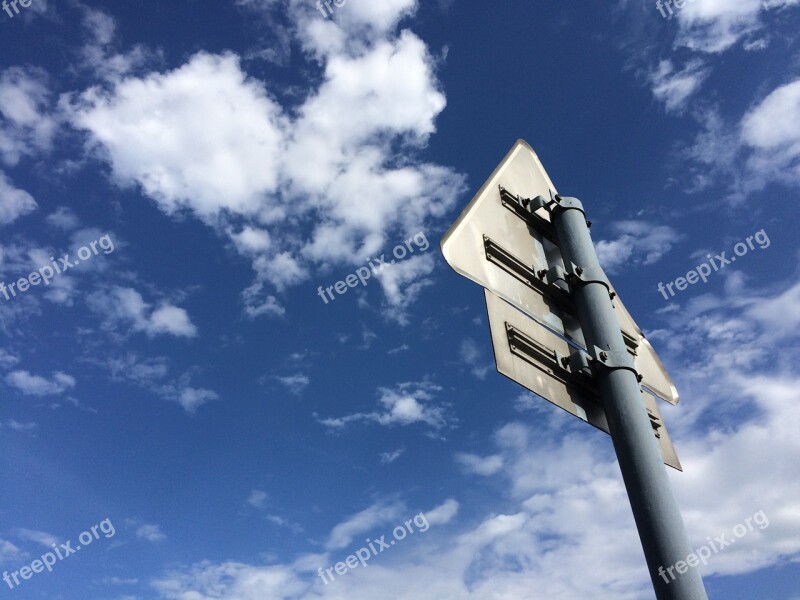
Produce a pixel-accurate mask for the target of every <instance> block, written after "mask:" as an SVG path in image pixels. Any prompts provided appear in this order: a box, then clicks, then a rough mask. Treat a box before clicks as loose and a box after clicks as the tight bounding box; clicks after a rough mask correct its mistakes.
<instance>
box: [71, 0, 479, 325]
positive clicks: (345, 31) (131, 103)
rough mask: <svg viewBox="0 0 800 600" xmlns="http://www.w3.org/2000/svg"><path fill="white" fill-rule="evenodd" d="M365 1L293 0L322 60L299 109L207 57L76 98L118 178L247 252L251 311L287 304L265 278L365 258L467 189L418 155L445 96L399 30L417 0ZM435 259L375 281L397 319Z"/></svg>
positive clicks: (287, 279)
mask: <svg viewBox="0 0 800 600" xmlns="http://www.w3.org/2000/svg"><path fill="white" fill-rule="evenodd" d="M373 4H374V3H361V4H360V5H359V6H355V5H353V6H348V8H347V10H343V11H339V13H340V14H339V15H337V17H336V19H335V20H325V19H323V18H321V17H320V15H319V14H317V13H316V11H314V10H313V6H307V5H306V4H305V3H300V2H294V3H293V4H292V7H291V10H290V13H291V15H292V18H293V19H294V21H295V26H296V29H297V30H296V35H298V37H299V39H300V40H301V41H302V43H303V44H304V45H305V47H306V49H307V50H309V51H311V52H312V53H313V54H314V56H315V59H316V60H318V61H319V62H320V63H321V66H322V68H323V77H322V81H321V83H320V84H319V86H318V88H317V89H316V90H312V91H311V92H310V93H309V95H308V97H307V98H305V99H304V100H301V101H300V103H299V105H298V106H296V107H288V106H287V107H282V106H280V105H278V104H277V103H276V101H275V100H273V98H272V96H271V95H270V92H269V89H268V87H267V86H266V85H264V84H262V83H261V82H260V81H257V80H255V79H253V78H250V77H248V76H247V75H246V74H245V73H244V72H243V70H242V68H241V65H240V63H239V61H238V59H237V58H236V57H235V56H233V55H230V54H225V55H210V54H205V53H199V54H196V55H195V56H193V57H191V58H190V59H189V61H188V62H187V63H186V64H185V65H183V66H182V67H180V68H178V69H175V70H173V71H170V72H167V73H150V74H148V75H146V76H143V77H131V76H129V77H127V78H123V79H120V80H119V81H118V82H117V83H116V85H115V86H114V87H113V89H111V90H110V91H103V90H101V89H100V88H94V89H91V90H89V91H87V92H85V93H83V94H81V95H80V96H78V97H76V98H73V102H72V104H71V105H70V106H69V110H70V111H71V117H72V122H73V123H74V124H75V125H76V126H77V127H79V128H82V129H84V130H85V131H87V133H88V134H89V139H90V143H91V144H92V145H93V147H94V148H96V150H97V156H99V157H102V158H104V159H105V160H107V161H108V162H109V163H110V165H111V167H112V173H113V175H114V178H115V179H116V180H117V181H118V182H120V183H121V184H123V185H138V186H139V187H140V188H141V189H142V190H143V191H144V193H145V194H146V195H148V196H150V197H151V198H153V199H154V200H155V201H156V202H157V203H158V205H159V206H160V207H161V209H162V210H164V211H165V212H166V213H168V214H173V213H175V212H177V211H182V210H183V211H188V212H191V213H192V214H193V215H195V216H196V217H198V218H200V219H202V220H204V221H205V222H207V223H209V224H212V225H218V226H220V227H219V231H221V232H223V231H224V232H225V233H226V234H227V235H228V236H230V237H231V238H232V239H233V242H234V245H235V247H236V248H237V249H238V250H239V251H240V252H241V253H242V254H244V255H245V256H247V257H248V258H249V259H251V260H252V261H253V268H254V270H255V273H256V277H255V281H254V282H253V284H252V285H251V286H250V287H249V288H248V289H247V290H245V292H244V294H243V299H244V302H245V311H246V313H247V314H248V315H249V316H251V317H256V316H261V315H270V316H281V315H282V314H283V313H284V312H285V309H284V308H283V307H282V306H281V304H280V302H279V301H278V299H277V298H276V297H275V296H274V295H272V294H271V293H270V290H269V289H268V287H267V286H268V284H269V285H271V286H272V287H274V288H275V290H276V291H278V292H281V291H283V290H284V289H286V288H288V287H291V286H295V285H297V284H298V283H300V282H302V281H305V280H307V279H308V277H309V276H310V273H311V271H312V269H313V268H314V267H315V266H319V267H322V268H325V267H327V266H329V265H331V264H334V263H341V264H350V265H354V264H363V262H364V261H365V260H366V258H367V257H370V256H375V255H376V253H378V251H379V250H380V248H381V247H382V245H383V244H384V243H385V241H386V240H387V239H390V238H391V236H392V235H394V234H395V233H397V232H400V233H402V232H404V231H413V230H421V229H422V226H423V225H425V224H426V222H428V221H430V220H432V219H438V218H441V217H442V216H444V215H445V214H446V212H447V210H448V209H449V208H450V207H451V206H452V205H453V203H454V201H455V199H456V198H457V197H458V196H459V195H460V193H461V192H462V191H463V189H464V179H463V177H462V176H460V175H458V174H457V173H455V172H453V171H452V170H450V169H447V168H444V167H441V166H439V165H436V164H430V163H424V162H420V161H418V160H415V158H414V155H415V153H416V152H417V151H418V150H419V149H422V148H423V147H424V146H425V144H426V143H427V139H428V137H429V136H430V135H431V134H432V133H434V132H435V124H434V123H435V119H436V117H437V116H438V115H439V113H441V111H442V110H443V109H444V107H445V103H446V102H445V97H444V94H443V93H442V92H441V91H440V90H439V85H438V81H437V79H436V77H435V73H434V64H433V59H432V58H431V56H430V55H429V53H428V49H427V47H426V45H425V44H424V43H423V42H422V40H420V39H419V38H418V37H416V36H415V35H413V34H412V33H411V32H409V31H403V32H401V33H400V34H399V35H395V33H394V28H395V27H396V25H397V23H398V22H399V20H400V19H402V18H403V17H404V16H406V15H409V14H412V13H413V12H414V10H416V2H415V1H414V0H391V1H388V2H382V3H379V5H378V4H374V5H373ZM362 5H363V6H362ZM243 6H246V7H248V9H254V10H267V9H268V7H271V6H272V4H270V3H267V4H265V5H263V6H262V5H261V3H258V2H257V3H253V2H245V3H243ZM220 107H228V109H227V110H220ZM354 107H358V108H357V109H354ZM198 122H203V123H204V127H202V128H198V127H196V123H198ZM366 190H368V198H369V200H368V201H367V200H366V198H367V196H365V191H366ZM365 202H368V203H369V210H364V206H365ZM433 264H434V262H433V260H432V258H426V259H424V260H422V261H417V260H415V259H412V260H410V261H406V262H405V263H404V264H403V265H402V267H399V266H398V267H397V268H396V269H394V270H393V272H392V274H391V275H388V274H387V276H386V277H384V278H382V284H383V289H384V291H385V293H386V297H387V302H388V307H387V312H388V313H389V316H391V317H392V318H394V319H396V320H398V321H400V322H405V321H406V319H407V316H406V307H407V306H408V305H409V304H410V303H411V302H413V301H414V299H415V298H416V296H417V295H418V293H419V291H420V289H421V288H422V287H424V284H421V283H420V281H419V278H420V277H422V278H424V277H425V276H426V275H428V274H429V273H430V272H431V270H432V268H433Z"/></svg>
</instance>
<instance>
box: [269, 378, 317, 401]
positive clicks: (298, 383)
mask: <svg viewBox="0 0 800 600" xmlns="http://www.w3.org/2000/svg"><path fill="white" fill-rule="evenodd" d="M275 379H277V380H278V381H279V382H280V383H281V384H282V385H283V386H284V387H285V388H286V389H287V390H289V392H290V393H292V394H295V395H296V396H299V395H300V394H302V393H303V390H304V389H306V388H307V387H308V384H309V383H311V380H310V379H309V378H308V377H307V376H306V375H303V374H302V373H295V374H294V375H285V376H276V377H275Z"/></svg>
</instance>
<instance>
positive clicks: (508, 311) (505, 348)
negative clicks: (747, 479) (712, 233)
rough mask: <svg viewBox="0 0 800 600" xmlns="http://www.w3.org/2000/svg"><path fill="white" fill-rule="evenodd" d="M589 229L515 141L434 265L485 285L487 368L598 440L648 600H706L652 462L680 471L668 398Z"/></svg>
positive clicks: (671, 396) (665, 379)
mask: <svg viewBox="0 0 800 600" xmlns="http://www.w3.org/2000/svg"><path fill="white" fill-rule="evenodd" d="M589 226H590V223H589V222H588V221H587V220H586V215H585V213H584V209H583V206H582V204H581V203H580V201H579V200H577V199H575V198H562V197H561V196H559V195H558V194H557V193H556V191H555V186H554V185H553V183H552V181H550V178H549V177H548V175H547V173H546V172H545V170H544V168H543V167H542V164H541V162H540V161H539V159H538V157H537V156H536V153H535V152H534V151H533V149H532V148H531V147H530V146H529V145H528V144H527V143H525V142H524V141H522V140H519V141H518V142H517V143H516V144H515V145H514V147H513V148H512V149H511V151H510V152H509V153H508V155H507V156H506V157H505V159H503V161H502V162H501V163H500V165H499V166H498V167H497V169H495V171H494V173H493V174H492V176H491V177H490V178H489V180H488V181H487V182H486V183H485V184H484V185H483V187H482V188H481V189H480V191H479V192H478V194H477V195H476V196H475V198H474V199H473V200H472V202H471V203H470V204H469V205H468V206H467V208H466V209H465V210H464V212H463V213H462V214H461V216H460V217H459V218H458V220H457V221H456V222H455V223H454V224H453V226H452V227H451V228H450V230H449V231H448V232H447V233H446V234H445V236H444V238H443V239H442V244H441V245H442V253H443V254H444V257H445V259H446V260H447V262H448V263H449V264H450V266H452V267H453V269H455V270H456V272H458V273H459V274H461V275H464V276H465V277H468V278H469V279H472V280H473V281H475V282H477V283H479V284H480V285H482V286H483V287H484V288H486V292H485V294H486V303H487V310H488V313H489V325H490V330H491V334H492V343H493V346H494V350H495V360H496V363H497V368H498V370H499V371H500V372H501V373H503V374H504V375H506V376H508V377H510V378H511V379H513V380H514V381H516V382H517V383H519V384H521V385H523V386H524V387H526V388H528V389H529V390H531V391H533V392H534V393H536V394H538V395H540V396H542V397H543V398H545V399H547V400H549V401H550V402H552V403H554V404H556V405H557V406H560V407H561V408H563V409H565V410H567V411H569V412H570V413H572V414H573V415H575V416H577V417H579V418H581V419H583V420H584V421H587V422H588V423H590V424H592V425H594V426H595V427H598V428H599V429H602V430H604V431H606V432H608V433H610V435H611V438H612V441H613V443H614V449H615V451H616V454H617V459H618V462H619V465H620V470H621V472H622V477H623V480H624V482H625V487H626V489H627V491H628V497H629V499H630V502H631V508H632V510H633V515H634V519H635V521H636V526H637V528H638V530H639V537H640V539H641V541H642V548H643V549H644V554H645V558H646V560H647V564H648V566H649V568H650V577H651V580H652V582H653V587H654V588H655V592H656V597H657V598H658V599H659V600H707V596H706V592H705V588H704V587H703V581H702V579H701V578H700V575H699V574H698V573H697V570H696V569H690V570H689V571H687V572H686V573H684V574H683V575H682V576H681V577H679V578H678V579H676V580H675V581H671V582H670V583H667V582H666V581H665V580H664V579H663V578H662V577H659V576H658V571H659V567H661V568H667V567H669V566H672V565H674V564H676V563H677V562H678V561H680V560H683V559H685V557H686V556H688V555H689V554H690V553H691V551H692V549H691V546H690V545H689V541H688V537H687V535H686V532H685V530H684V526H683V521H682V519H681V515H680V512H679V510H678V507H677V503H676V502H675V498H674V496H673V494H672V490H671V489H670V486H669V480H668V478H667V473H666V471H665V469H664V467H663V465H662V461H663V462H664V463H666V464H668V465H670V466H672V467H675V468H676V469H680V462H679V461H678V458H677V455H676V454H675V450H674V448H673V446H672V442H671V440H670V438H669V434H668V433H667V431H666V428H665V427H664V424H663V421H662V420H661V415H660V412H659V410H658V406H657V404H656V402H655V400H654V399H653V397H652V396H650V395H649V393H648V391H650V392H652V393H653V394H654V395H656V396H658V397H660V398H661V399H663V400H665V401H667V402H669V403H671V404H676V403H677V402H678V394H677V391H676V389H675V386H674V385H673V384H672V381H671V379H670V378H669V375H668V374H667V372H666V369H665V368H664V366H663V364H662V363H661V361H660V360H659V358H658V356H657V355H656V353H655V351H654V350H653V348H652V346H650V344H649V342H647V340H646V339H645V336H644V334H643V333H642V331H641V329H640V328H639V327H638V326H637V325H636V323H635V322H634V320H633V318H632V317H631V316H630V313H628V311H627V310H626V309H625V307H624V305H623V304H622V302H621V300H620V299H619V298H618V297H617V294H616V292H615V291H614V288H613V287H612V286H611V283H610V282H609V280H608V278H607V277H606V275H605V273H604V272H603V270H602V268H601V267H600V264H599V262H598V260H597V254H596V252H595V250H594V246H593V245H592V241H591V236H590V235H589Z"/></svg>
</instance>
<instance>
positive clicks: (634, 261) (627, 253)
mask: <svg viewBox="0 0 800 600" xmlns="http://www.w3.org/2000/svg"><path fill="white" fill-rule="evenodd" d="M612 230H613V231H614V232H615V233H616V234H617V237H616V238H615V239H612V240H600V241H598V242H597V243H595V248H596V250H597V257H598V258H599V260H600V264H601V265H602V267H603V269H604V270H606V271H607V272H609V273H615V272H617V271H618V270H619V269H620V267H622V266H623V265H628V266H633V265H639V264H643V265H651V264H654V263H656V262H658V261H659V260H661V258H662V257H663V256H664V255H665V254H667V253H668V252H669V251H670V250H672V246H673V245H674V244H676V243H677V242H679V241H680V240H681V239H683V236H682V235H681V234H679V233H678V232H677V231H675V230H674V229H673V228H672V227H668V226H666V225H654V224H652V223H649V222H647V221H619V222H617V223H614V224H613V225H612Z"/></svg>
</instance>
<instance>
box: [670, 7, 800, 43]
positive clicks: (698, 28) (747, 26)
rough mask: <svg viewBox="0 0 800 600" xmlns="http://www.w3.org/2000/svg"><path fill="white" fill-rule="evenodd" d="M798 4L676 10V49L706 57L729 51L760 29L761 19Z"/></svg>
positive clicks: (761, 25)
mask: <svg viewBox="0 0 800 600" xmlns="http://www.w3.org/2000/svg"><path fill="white" fill-rule="evenodd" d="M797 3H798V0H768V1H766V2H764V1H763V0H737V1H736V2H730V1H728V0H694V1H688V2H687V3H686V4H685V5H684V7H683V8H681V9H676V15H677V18H678V21H679V23H680V33H679V34H678V37H677V40H676V46H686V47H688V48H691V49H693V50H697V51H700V52H706V53H720V52H724V51H726V50H728V49H730V48H731V47H732V46H733V45H734V44H736V43H737V42H738V41H739V40H741V39H743V38H747V37H748V36H751V35H754V34H757V33H758V32H759V31H760V30H761V28H762V27H763V22H762V20H761V15H762V13H763V12H766V11H768V10H780V9H784V8H786V7H791V6H795V5H797Z"/></svg>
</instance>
